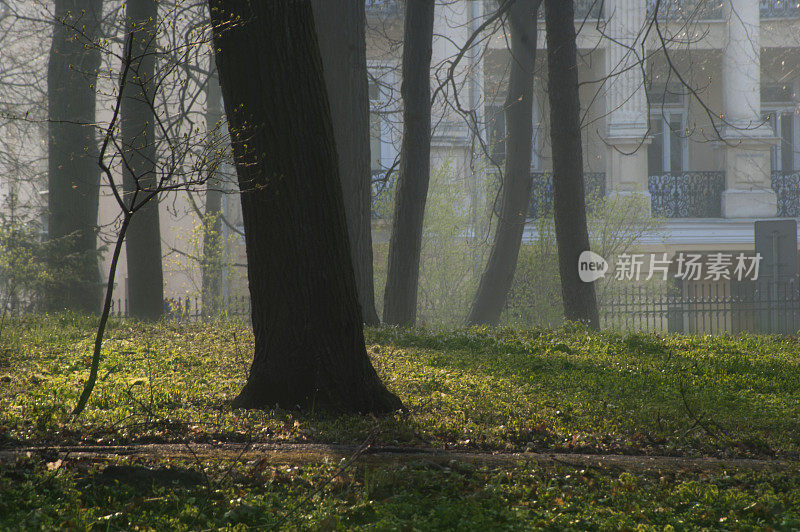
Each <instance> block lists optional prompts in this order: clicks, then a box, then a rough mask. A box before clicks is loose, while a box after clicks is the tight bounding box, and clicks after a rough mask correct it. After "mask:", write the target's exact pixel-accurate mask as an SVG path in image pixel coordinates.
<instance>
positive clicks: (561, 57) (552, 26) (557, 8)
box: [545, 0, 600, 329]
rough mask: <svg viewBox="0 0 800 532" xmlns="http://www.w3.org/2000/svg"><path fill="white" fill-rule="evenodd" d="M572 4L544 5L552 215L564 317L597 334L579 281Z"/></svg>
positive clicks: (552, 1)
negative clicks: (583, 324)
mask: <svg viewBox="0 0 800 532" xmlns="http://www.w3.org/2000/svg"><path fill="white" fill-rule="evenodd" d="M574 17H575V14H574V10H573V4H572V2H564V1H563V0H545V28H546V31H547V72H548V76H549V78H548V94H549V99H550V144H551V146H552V149H553V212H554V215H555V229H556V241H557V242H558V265H559V272H560V274H561V294H562V297H563V299H564V317H565V318H566V319H568V320H571V321H580V322H583V323H585V324H586V325H588V326H589V327H591V328H594V329H596V328H599V324H600V320H599V317H598V312H597V298H596V296H595V291H594V284H592V283H584V282H583V281H581V279H580V277H579V276H578V257H579V256H580V254H581V252H583V251H586V250H588V249H589V231H588V229H587V227H586V198H585V195H584V184H583V157H582V153H583V151H582V149H581V122H580V97H579V94H578V65H577V49H576V43H575V25H574V24H575V22H574Z"/></svg>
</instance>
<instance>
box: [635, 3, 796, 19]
mask: <svg viewBox="0 0 800 532" xmlns="http://www.w3.org/2000/svg"><path fill="white" fill-rule="evenodd" d="M724 1H727V0H661V4H660V5H659V8H658V18H659V20H681V21H688V20H705V21H708V20H722V18H723V14H722V5H723V2H724ZM655 6H656V0H647V16H648V17H652V16H653V12H654V11H655ZM759 11H760V13H761V18H764V19H770V18H793V17H798V16H800V1H799V0H759Z"/></svg>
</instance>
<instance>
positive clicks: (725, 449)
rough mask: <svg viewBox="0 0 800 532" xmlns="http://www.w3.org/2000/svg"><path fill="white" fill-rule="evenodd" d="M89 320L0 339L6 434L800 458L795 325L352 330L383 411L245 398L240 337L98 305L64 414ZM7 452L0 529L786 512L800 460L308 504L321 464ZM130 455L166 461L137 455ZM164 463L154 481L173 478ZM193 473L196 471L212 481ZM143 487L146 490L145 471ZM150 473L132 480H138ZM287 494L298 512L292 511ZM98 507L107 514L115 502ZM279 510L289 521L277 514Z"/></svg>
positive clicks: (498, 523) (685, 522) (467, 475)
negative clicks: (97, 323) (137, 465)
mask: <svg viewBox="0 0 800 532" xmlns="http://www.w3.org/2000/svg"><path fill="white" fill-rule="evenodd" d="M93 326H94V320H92V319H89V318H83V317H76V316H69V315H63V316H51V317H27V318H23V319H21V320H19V321H12V322H10V323H9V322H7V323H6V326H5V329H4V331H3V335H2V340H1V341H0V342H1V343H0V447H3V446H13V445H34V444H77V443H85V444H112V443H132V442H142V443H145V442H213V441H256V442H308V441H315V442H340V443H361V442H362V441H363V440H364V438H365V437H366V436H367V435H368V434H370V433H374V434H375V435H376V440H377V441H376V443H377V444H379V445H380V444H384V445H409V446H421V447H430V446H433V447H438V448H449V449H459V450H481V451H524V450H533V451H543V452H549V451H560V452H571V451H579V452H589V453H593V452H602V453H609V452H613V453H630V454H669V455H683V456H705V455H712V456H719V457H756V458H771V457H780V458H784V459H788V460H793V461H794V460H797V459H798V456H799V455H800V371H799V370H800V367H799V366H800V341H798V340H797V339H795V338H784V337H765V336H740V337H726V336H670V337H666V338H661V337H658V336H653V335H628V336H625V335H620V334H616V333H599V334H598V333H590V332H588V331H586V330H583V329H581V328H576V327H566V328H563V329H559V330H555V331H551V330H530V331H517V330H511V329H497V330H488V329H471V330H466V331H454V332H436V331H426V330H397V329H392V328H383V329H371V330H368V331H367V347H368V350H369V352H370V355H371V357H372V359H373V363H374V364H375V366H376V368H377V369H378V371H379V373H380V375H381V377H382V378H383V379H384V381H385V382H386V383H387V385H388V386H389V387H390V388H391V389H392V390H393V391H394V392H395V393H397V394H398V395H399V396H400V397H401V399H402V400H403V401H404V403H405V404H406V406H407V407H408V408H409V413H408V414H400V413H398V414H396V415H394V416H388V417H386V418H382V419H379V420H374V419H371V418H367V417H361V416H344V417H332V416H329V415H325V414H322V413H313V412H311V413H302V414H301V413H297V412H289V411H283V410H272V411H243V410H233V409H231V408H230V405H229V401H230V400H231V399H232V398H233V397H235V395H236V393H237V392H238V391H239V390H240V389H241V387H242V385H243V383H244V380H245V377H246V374H247V369H248V367H249V362H250V357H251V355H252V349H253V338H252V334H251V332H250V331H249V329H248V328H246V327H244V326H242V325H237V324H235V323H230V322H220V323H216V324H158V325H145V324H137V323H132V322H122V321H113V322H112V323H111V324H110V329H109V332H108V336H107V340H106V342H105V343H104V346H103V357H104V358H103V361H102V363H101V371H100V380H99V382H98V385H97V387H96V388H95V392H94V395H93V396H92V399H91V401H90V403H89V406H88V408H87V410H86V411H85V412H84V414H83V415H82V417H81V418H79V419H78V420H77V421H71V420H70V415H69V413H70V411H71V409H72V407H73V406H74V405H75V402H76V401H77V398H78V395H79V393H80V391H81V384H82V382H83V381H84V379H86V377H87V375H88V367H89V356H90V352H91V345H92V341H93V329H92V328H93ZM46 463H47V460H44V459H40V458H37V457H36V456H33V457H30V458H23V459H20V460H19V461H18V462H17V463H11V464H9V463H6V464H5V465H3V466H0V529H8V528H18V527H19V528H26V529H27V528H45V529H48V528H51V527H52V526H54V525H55V524H59V523H65V522H68V523H71V524H72V526H73V527H74V528H78V529H81V528H90V527H93V526H94V527H102V528H105V527H106V526H108V527H109V528H111V529H119V528H124V529H132V528H135V527H136V526H140V527H141V528H144V529H147V528H155V529H165V528H181V527H184V528H189V529H197V528H201V529H202V528H218V527H226V526H235V525H236V524H237V523H239V524H244V525H248V526H250V525H252V526H261V527H274V526H276V524H278V520H280V519H285V521H283V522H282V523H281V524H282V526H285V527H289V528H326V527H327V528H330V529H337V528H340V529H341V528H345V529H347V528H358V527H362V526H364V527H367V526H371V527H377V528H379V529H404V528H412V529H413V528H434V529H435V528H445V529H447V528H461V529H488V528H495V527H498V528H512V529H513V528H537V527H550V528H552V529H562V528H565V527H569V526H572V527H573V528H575V529H587V528H610V529H617V528H628V529H633V528H636V527H637V526H642V527H644V528H647V527H652V528H653V529H658V530H661V529H664V527H667V526H673V527H675V528H676V529H682V528H687V527H689V528H692V527H710V528H725V529H741V530H746V529H759V528H763V527H764V526H767V525H769V526H771V527H772V528H774V529H797V528H800V520H798V519H800V516H798V508H800V475H798V474H797V473H796V471H797V468H796V467H794V469H793V470H794V471H795V473H789V472H784V473H780V472H776V473H771V474H764V473H760V474H755V473H744V472H734V471H730V472H728V473H722V472H716V473H713V474H712V473H709V474H708V475H702V474H698V473H689V472H684V473H677V474H675V475H666V476H665V475H664V474H659V473H636V474H635V473H630V472H622V471H612V470H594V469H593V470H580V469H577V468H555V469H554V468H544V469H543V468H540V467H538V466H534V465H533V464H524V463H520V464H519V465H517V466H513V467H500V466H491V467H480V466H478V467H473V466H468V465H464V464H453V466H452V467H445V468H442V467H440V466H435V465H433V464H426V463H414V464H407V465H405V466H401V465H387V466H385V467H380V468H376V467H374V466H363V465H358V466H357V467H356V468H354V469H353V470H349V471H348V472H346V473H345V474H344V475H343V476H342V477H340V478H337V479H336V480H335V481H333V482H331V483H330V484H329V485H327V486H326V487H324V488H322V490H321V491H320V492H319V493H317V494H316V495H315V496H314V497H315V498H314V499H313V500H311V501H306V502H304V503H302V504H301V501H303V497H305V496H306V495H307V494H309V493H311V492H313V490H314V489H315V487H319V486H320V485H321V484H322V483H323V482H324V481H325V480H326V479H328V478H329V477H330V474H331V472H332V471H333V470H334V469H335V464H324V463H323V464H316V465H314V464H311V465H304V466H302V467H300V468H289V469H287V468H281V467H275V466H272V465H270V466H268V467H266V468H265V469H263V470H260V469H259V468H258V467H255V466H253V465H252V464H244V465H236V466H233V469H232V470H231V473H230V474H227V475H226V474H224V473H222V472H220V471H219V468H223V469H224V470H226V471H227V468H228V467H231V466H230V464H225V463H222V461H221V460H219V461H216V462H214V461H205V462H204V463H203V464H200V463H199V462H198V463H190V464H179V463H173V462H170V463H169V464H168V465H170V466H175V467H186V468H188V469H189V470H191V471H193V472H194V474H195V475H197V474H198V473H197V472H198V471H200V469H201V468H202V467H205V468H206V469H208V471H206V473H205V474H204V475H203V476H202V481H199V480H198V481H194V482H189V483H188V484H187V483H184V484H179V485H174V484H173V483H172V482H161V481H158V482H156V481H155V480H147V479H146V478H145V480H141V479H139V480H137V481H135V482H133V483H132V484H131V483H130V482H128V480H126V479H124V478H123V479H118V478H106V476H107V475H106V474H105V473H103V472H102V471H101V469H100V466H99V465H97V464H91V463H84V462H81V461H74V460H68V461H66V462H65V463H64V465H63V466H62V467H60V468H58V469H57V470H55V471H50V470H48V469H47V467H46V466H45V464H46ZM141 465H142V467H143V468H146V469H144V470H145V471H151V470H152V468H154V467H163V466H164V463H160V464H153V463H143V464H141ZM167 476H169V475H167ZM206 476H208V479H210V480H207V479H206ZM142 483H144V484H145V486H144V487H143V486H142ZM145 488H146V489H145ZM295 507H297V509H296V510H294V511H293V509H294V508H295ZM108 516H111V517H108ZM287 516H288V517H287Z"/></svg>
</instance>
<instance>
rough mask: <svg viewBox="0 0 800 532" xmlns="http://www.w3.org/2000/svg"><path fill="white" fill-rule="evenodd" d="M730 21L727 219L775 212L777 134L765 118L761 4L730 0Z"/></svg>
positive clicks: (725, 86) (725, 69)
mask: <svg viewBox="0 0 800 532" xmlns="http://www.w3.org/2000/svg"><path fill="white" fill-rule="evenodd" d="M723 15H724V18H725V20H727V25H726V27H727V30H726V35H725V42H724V45H723V48H722V101H723V116H724V119H725V125H724V126H723V128H722V141H723V142H724V147H725V191H724V192H723V194H722V215H723V216H724V217H725V218H762V217H774V216H775V215H776V213H777V201H776V196H775V192H774V191H773V190H772V186H771V183H770V172H771V166H770V147H771V146H772V144H774V142H776V139H775V137H774V133H773V132H772V130H771V128H770V127H769V126H768V125H767V124H762V119H761V44H760V38H759V37H760V36H759V33H760V20H759V18H760V17H759V3H758V2H755V1H754V0H725V2H724V5H723Z"/></svg>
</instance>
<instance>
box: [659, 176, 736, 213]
mask: <svg viewBox="0 0 800 532" xmlns="http://www.w3.org/2000/svg"><path fill="white" fill-rule="evenodd" d="M648 188H649V190H650V202H651V208H652V212H653V215H655V216H663V217H665V218H719V217H721V216H722V191H723V190H725V173H724V172H684V173H681V174H663V175H651V176H650V177H649V179H648Z"/></svg>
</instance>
